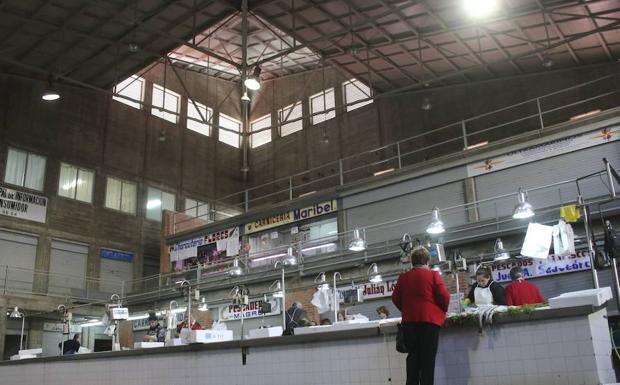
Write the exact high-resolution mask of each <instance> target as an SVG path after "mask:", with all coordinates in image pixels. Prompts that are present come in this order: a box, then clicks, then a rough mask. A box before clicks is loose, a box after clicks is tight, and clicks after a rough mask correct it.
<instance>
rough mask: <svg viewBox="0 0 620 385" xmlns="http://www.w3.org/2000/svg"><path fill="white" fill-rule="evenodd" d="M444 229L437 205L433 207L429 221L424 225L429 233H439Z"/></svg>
mask: <svg viewBox="0 0 620 385" xmlns="http://www.w3.org/2000/svg"><path fill="white" fill-rule="evenodd" d="M444 231H446V228H445V227H444V225H443V221H442V220H441V218H440V216H439V209H438V208H437V207H433V211H432V212H431V221H430V223H429V224H428V226H426V232H427V233H429V234H441V233H443V232H444Z"/></svg>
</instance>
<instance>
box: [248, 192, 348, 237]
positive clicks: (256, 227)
mask: <svg viewBox="0 0 620 385" xmlns="http://www.w3.org/2000/svg"><path fill="white" fill-rule="evenodd" d="M336 210H338V204H337V203H336V200H335V199H332V200H331V201H326V202H320V203H315V204H313V205H312V206H308V207H304V208H301V209H294V210H291V211H287V212H285V213H282V214H278V215H274V216H271V217H267V218H263V219H259V220H257V221H254V222H251V223H247V224H246V225H245V234H252V233H256V232H259V231H263V230H267V229H272V228H274V227H278V226H282V225H286V224H288V223H293V222H297V221H302V220H304V219H309V218H315V217H318V216H321V215H325V214H330V213H333V212H334V211H336Z"/></svg>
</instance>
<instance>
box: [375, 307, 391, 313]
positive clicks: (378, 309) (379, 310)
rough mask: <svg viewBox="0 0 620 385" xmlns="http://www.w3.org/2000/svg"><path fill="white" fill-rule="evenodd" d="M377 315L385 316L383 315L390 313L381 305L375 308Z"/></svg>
mask: <svg viewBox="0 0 620 385" xmlns="http://www.w3.org/2000/svg"><path fill="white" fill-rule="evenodd" d="M379 313H383V314H385V315H390V311H389V310H388V308H387V307H385V306H383V305H382V306H379V307H378V308H377V314H379Z"/></svg>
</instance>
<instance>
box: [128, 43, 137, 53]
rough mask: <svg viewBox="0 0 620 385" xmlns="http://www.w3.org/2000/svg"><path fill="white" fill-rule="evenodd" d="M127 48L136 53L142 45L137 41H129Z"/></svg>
mask: <svg viewBox="0 0 620 385" xmlns="http://www.w3.org/2000/svg"><path fill="white" fill-rule="evenodd" d="M127 49H128V50H129V52H131V53H136V52H138V51H140V46H139V45H138V43H136V42H135V41H132V42H130V43H129V45H128V46H127Z"/></svg>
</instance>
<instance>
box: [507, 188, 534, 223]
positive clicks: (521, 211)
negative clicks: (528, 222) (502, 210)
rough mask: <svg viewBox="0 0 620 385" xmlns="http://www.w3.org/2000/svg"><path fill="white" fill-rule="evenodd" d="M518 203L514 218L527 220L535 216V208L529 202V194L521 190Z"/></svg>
mask: <svg viewBox="0 0 620 385" xmlns="http://www.w3.org/2000/svg"><path fill="white" fill-rule="evenodd" d="M517 199H518V202H519V203H517V205H516V206H515V210H514V213H513V214H512V217H513V218H515V219H526V218H531V217H533V216H534V208H533V207H532V205H531V204H529V202H528V201H527V192H526V191H525V190H523V189H522V188H519V192H518V193H517Z"/></svg>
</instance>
